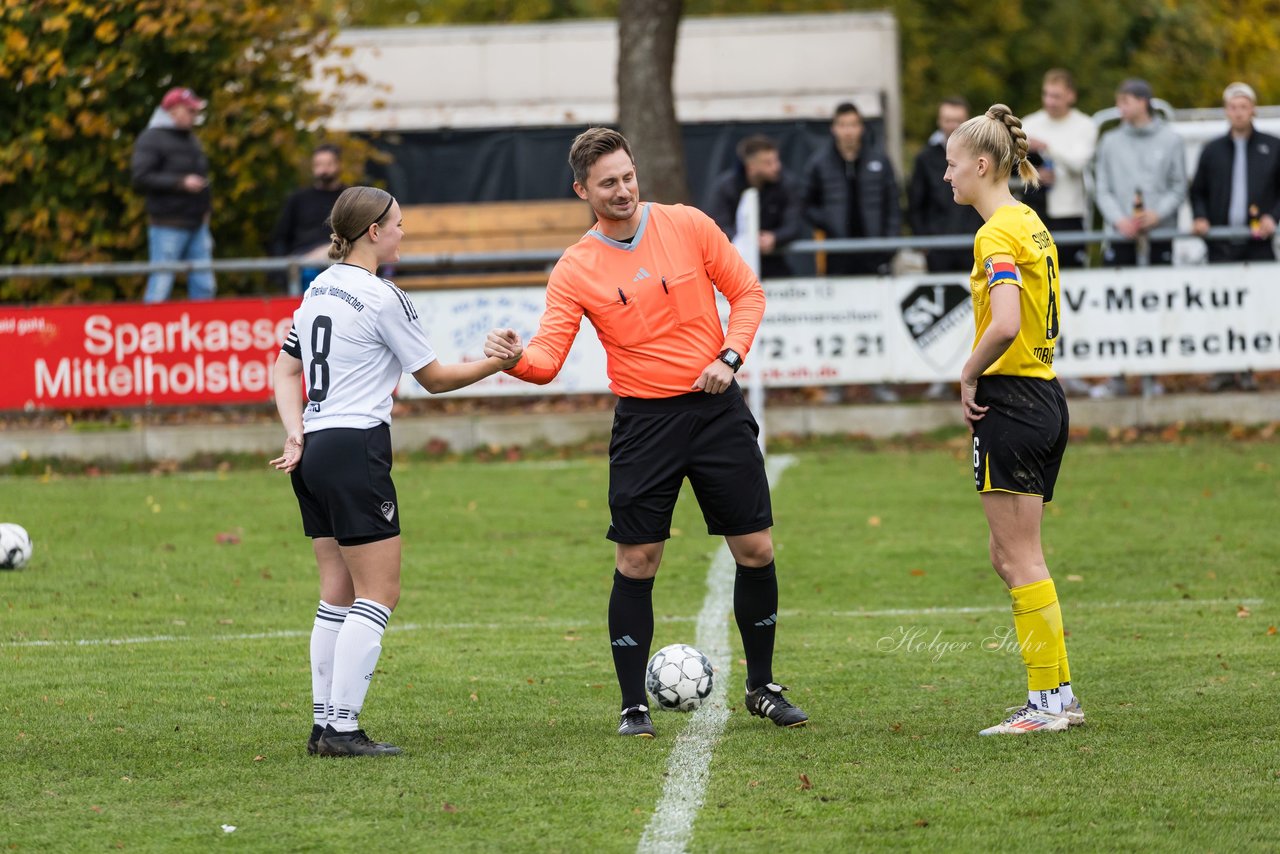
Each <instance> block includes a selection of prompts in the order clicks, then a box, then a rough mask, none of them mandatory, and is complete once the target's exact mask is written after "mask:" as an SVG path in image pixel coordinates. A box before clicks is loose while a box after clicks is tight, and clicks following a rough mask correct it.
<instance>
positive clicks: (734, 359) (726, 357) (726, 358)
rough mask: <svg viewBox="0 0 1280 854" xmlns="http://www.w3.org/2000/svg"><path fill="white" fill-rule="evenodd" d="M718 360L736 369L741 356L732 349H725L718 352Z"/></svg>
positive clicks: (739, 363)
mask: <svg viewBox="0 0 1280 854" xmlns="http://www.w3.org/2000/svg"><path fill="white" fill-rule="evenodd" d="M720 361H722V362H724V363H725V364H726V365H728V366H729V367H731V368H733V369H734V370H735V371H736V370H737V369H738V366H739V365H741V364H742V357H741V356H739V355H738V354H737V353H736V352H735V351H733V350H725V351H724V352H723V353H721V354H720Z"/></svg>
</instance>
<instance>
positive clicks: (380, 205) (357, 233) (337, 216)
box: [329, 187, 395, 261]
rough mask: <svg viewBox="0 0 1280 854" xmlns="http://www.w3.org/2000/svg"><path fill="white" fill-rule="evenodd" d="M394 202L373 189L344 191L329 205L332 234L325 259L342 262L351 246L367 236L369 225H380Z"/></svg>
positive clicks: (380, 191) (375, 188)
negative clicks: (331, 242)
mask: <svg viewBox="0 0 1280 854" xmlns="http://www.w3.org/2000/svg"><path fill="white" fill-rule="evenodd" d="M394 201H395V199H393V198H392V197H391V194H390V193H388V192H387V191H386V190H379V189H378V188H377V187H348V188H347V189H345V190H343V191H342V194H341V195H340V196H338V200H337V201H336V202H334V203H333V211H332V212H331V213H330V214H329V227H330V228H331V229H333V233H332V234H330V235H329V239H330V240H331V241H333V245H331V246H330V247H329V257H330V258H332V259H333V260H334V261H342V260H343V259H345V258H346V257H347V255H348V254H349V253H350V252H351V246H352V244H354V243H355V242H356V241H357V240H359V239H360V238H362V237H364V236H365V234H366V233H368V231H369V228H370V227H371V226H373V225H383V224H384V223H385V222H386V219H387V214H389V213H390V212H391V203H392V202H394Z"/></svg>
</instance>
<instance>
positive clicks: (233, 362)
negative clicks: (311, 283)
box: [0, 297, 298, 410]
mask: <svg viewBox="0 0 1280 854" xmlns="http://www.w3.org/2000/svg"><path fill="white" fill-rule="evenodd" d="M297 306H298V298H297V297H275V298H269V299H263V298H256V299H221V300H213V301H211V302H166V303H155V304H151V305H144V304H140V303H103V304H97V305H77V306H44V307H41V306H36V307H31V308H22V307H8V306H0V364H2V365H3V371H2V373H0V376H3V382H0V409H27V410H31V409H63V408H66V409H76V408H94V409H98V408H111V407H115V406H144V405H147V404H200V403H245V402H257V401H267V400H270V399H271V385H272V367H273V366H274V364H275V359H276V354H277V353H279V352H280V344H281V342H282V341H284V337H285V335H287V334H288V332H289V324H290V323H292V320H293V311H294V309H295V308H297Z"/></svg>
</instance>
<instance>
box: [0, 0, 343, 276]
mask: <svg viewBox="0 0 1280 854" xmlns="http://www.w3.org/2000/svg"><path fill="white" fill-rule="evenodd" d="M0 31H2V32H3V42H2V43H0V113H2V114H3V115H4V116H5V117H6V119H5V121H4V122H3V123H2V124H0V200H2V201H3V211H2V216H3V222H4V234H5V240H4V241H3V243H0V263H3V264H33V263H44V262H84V261H111V260H126V259H127V260H138V259H144V258H146V252H147V250H146V220H145V217H144V215H143V211H142V199H141V197H140V196H139V195H138V194H137V193H136V192H134V191H133V189H132V188H131V187H130V176H129V158H130V154H131V151H132V147H133V143H134V140H135V139H136V138H137V136H138V134H139V133H141V131H142V130H143V129H144V128H145V127H146V126H147V123H148V120H149V119H150V118H151V116H152V112H153V110H154V109H155V108H156V106H157V104H158V103H159V100H160V97H161V95H163V93H164V91H165V90H166V89H167V88H168V87H170V86H173V85H181V86H189V87H191V88H192V89H194V90H195V91H196V92H198V93H199V94H200V95H201V96H202V97H204V98H207V99H208V101H209V108H208V110H207V111H206V112H207V118H206V121H205V123H204V125H203V127H200V128H198V129H197V133H198V135H199V137H200V140H201V142H202V144H203V146H204V148H205V151H206V153H207V154H208V155H209V159H210V161H211V180H212V186H213V193H214V212H213V221H212V230H213V234H214V238H215V240H216V241H217V250H216V255H217V256H219V257H224V258H226V257H243V256H258V255H262V254H264V246H263V242H264V235H266V234H267V233H268V232H269V230H270V228H271V225H272V223H273V221H274V218H275V216H276V213H277V212H278V210H279V206H280V204H281V201H282V199H283V198H284V196H285V195H286V194H287V193H288V191H289V190H290V189H292V188H294V187H295V186H296V185H297V182H298V180H299V178H300V177H301V174H302V173H301V172H300V168H301V167H302V166H303V165H304V164H305V162H306V160H307V156H308V154H309V152H310V149H311V147H312V146H313V145H314V144H315V143H316V142H317V141H319V139H320V138H321V137H322V136H323V135H324V131H323V122H324V119H325V117H326V116H327V115H328V114H329V109H328V107H326V106H325V105H324V104H322V103H321V102H320V100H319V97H318V95H317V94H315V93H314V92H312V91H311V90H310V89H308V88H307V84H308V83H309V81H310V80H311V79H312V77H313V72H314V71H315V70H316V69H317V68H319V67H320V66H321V65H322V64H323V63H324V62H325V58H326V56H327V55H329V52H330V46H331V40H332V38H333V36H334V35H335V33H336V30H335V29H334V28H333V27H332V26H331V25H330V24H329V23H328V22H327V21H326V19H325V18H324V17H323V16H322V15H320V14H317V13H315V12H314V11H313V10H309V9H308V7H307V6H306V4H305V3H303V4H279V3H271V2H267V0H184V2H182V3H171V2H167V0H94V2H88V0H33V2H21V3H19V2H5V3H3V4H2V5H0ZM332 73H333V74H335V75H339V76H340V75H341V72H339V71H337V70H336V69H333V71H332ZM365 151H367V148H366V147H364V146H363V145H362V144H360V143H356V150H355V151H353V152H352V153H353V155H354V156H352V157H351V158H349V160H351V161H352V162H354V163H356V164H357V165H359V163H360V162H361V159H362V153H363V152H365ZM141 287H142V281H141V279H140V278H137V277H134V278H132V279H129V280H123V281H119V282H117V281H114V280H107V279H96V280H89V279H85V280H83V281H76V282H60V283H49V282H42V281H38V280H0V299H7V300H27V301H37V300H56V301H71V300H77V299H112V298H115V297H120V296H124V297H136V296H138V295H139V292H140V289H141ZM247 287H250V283H249V282H248V281H247V280H246V279H245V277H233V276H221V277H220V279H219V289H220V290H221V291H222V292H235V291H236V290H242V289H245V288H247Z"/></svg>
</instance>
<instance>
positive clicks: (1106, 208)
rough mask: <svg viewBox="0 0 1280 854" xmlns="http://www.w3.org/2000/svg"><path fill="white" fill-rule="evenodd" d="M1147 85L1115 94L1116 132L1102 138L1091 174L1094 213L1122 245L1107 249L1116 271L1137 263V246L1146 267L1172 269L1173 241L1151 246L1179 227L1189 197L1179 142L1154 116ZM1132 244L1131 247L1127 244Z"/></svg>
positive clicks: (1133, 81)
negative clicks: (1153, 236) (1162, 232)
mask: <svg viewBox="0 0 1280 854" xmlns="http://www.w3.org/2000/svg"><path fill="white" fill-rule="evenodd" d="M1151 97H1152V96H1151V85H1150V84H1149V83H1147V81H1145V80H1140V79H1138V78H1130V79H1128V80H1125V81H1124V82H1123V83H1121V84H1120V88H1119V89H1117V90H1116V109H1118V110H1119V111H1120V119H1121V124H1120V127H1118V128H1116V129H1115V130H1113V131H1111V132H1110V133H1108V134H1106V135H1105V136H1103V137H1102V141H1101V143H1099V145H1098V160H1097V164H1096V166H1095V169H1094V176H1095V189H1096V190H1097V203H1098V211H1099V213H1101V214H1102V219H1103V220H1104V221H1105V222H1106V226H1107V230H1108V231H1111V232H1113V233H1115V234H1116V235H1118V236H1119V237H1122V238H1125V240H1123V241H1115V242H1112V243H1111V244H1110V245H1109V246H1107V248H1106V250H1105V252H1104V257H1105V259H1106V262H1107V263H1108V264H1110V265H1114V266H1117V267H1126V266H1131V265H1133V264H1136V263H1138V262H1139V253H1138V251H1137V250H1136V249H1135V246H1137V247H1139V248H1142V249H1143V250H1144V251H1149V258H1150V263H1152V264H1170V263H1172V261H1173V241H1172V240H1159V241H1152V240H1149V239H1148V237H1147V236H1148V235H1149V234H1150V233H1151V232H1152V231H1155V230H1157V229H1172V228H1174V227H1175V226H1176V225H1177V217H1178V207H1179V206H1180V205H1181V204H1182V201H1183V199H1185V198H1186V196H1187V167H1186V161H1185V156H1184V154H1183V150H1182V138H1181V137H1179V136H1178V135H1177V134H1176V133H1174V132H1173V129H1172V128H1170V127H1169V125H1168V124H1167V123H1166V122H1165V121H1164V120H1163V119H1161V118H1160V117H1159V116H1156V115H1154V114H1153V112H1152V110H1151ZM1130 241H1134V242H1130Z"/></svg>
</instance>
